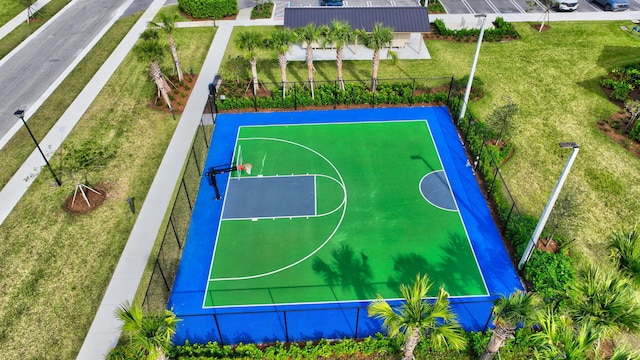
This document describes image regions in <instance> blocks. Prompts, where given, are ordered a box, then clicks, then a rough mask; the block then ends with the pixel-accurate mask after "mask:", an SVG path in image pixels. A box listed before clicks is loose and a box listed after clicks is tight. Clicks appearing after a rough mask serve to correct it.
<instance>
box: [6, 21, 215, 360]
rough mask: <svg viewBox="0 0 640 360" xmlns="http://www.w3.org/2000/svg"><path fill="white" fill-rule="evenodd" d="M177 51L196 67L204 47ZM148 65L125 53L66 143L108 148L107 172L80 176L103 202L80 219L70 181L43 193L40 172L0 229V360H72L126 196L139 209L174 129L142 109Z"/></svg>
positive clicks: (149, 94)
mask: <svg viewBox="0 0 640 360" xmlns="http://www.w3.org/2000/svg"><path fill="white" fill-rule="evenodd" d="M206 30H207V29H204V30H203V29H196V30H195V31H194V32H190V31H189V30H184V31H180V32H179V34H178V33H177V34H176V35H175V38H176V42H177V43H178V44H179V45H182V44H190V43H191V40H190V39H189V38H192V37H199V38H200V40H202V41H204V42H205V43H207V44H209V43H210V42H211V39H212V37H213V29H211V28H209V29H208V32H207V31H206ZM184 48H185V49H183V53H184V56H185V58H186V59H190V61H192V62H193V64H194V68H197V69H199V68H200V66H201V63H202V60H203V59H204V57H205V56H206V51H207V48H208V46H201V47H198V46H193V47H190V46H189V45H185V46H184ZM186 49H190V50H189V51H193V52H197V54H187V52H188V51H187V50H186ZM198 61H199V62H198ZM169 66H171V62H169V61H166V62H165V63H164V64H163V68H168V67H169ZM147 69H148V64H145V63H142V62H140V61H139V60H138V59H137V58H136V57H135V56H134V55H133V54H130V55H128V56H127V58H126V59H125V61H124V62H123V63H122V65H121V66H120V67H119V69H118V70H117V71H116V72H115V73H114V75H113V77H112V78H111V79H110V80H109V82H108V84H107V85H106V87H105V88H104V89H103V91H102V92H101V93H100V95H99V96H98V98H97V99H96V100H95V102H94V103H93V104H92V105H91V107H90V109H89V110H88V111H87V112H86V113H85V114H84V116H83V117H82V119H81V120H80V122H79V124H78V125H77V126H76V128H74V130H73V132H72V133H71V134H70V136H69V137H68V139H67V140H66V141H67V142H70V143H82V142H84V141H87V140H94V141H96V142H99V143H101V144H104V145H105V146H110V147H111V148H112V149H113V150H114V151H115V153H116V157H115V158H114V159H113V160H111V161H110V162H109V164H108V165H107V167H106V168H105V169H103V170H102V171H100V172H99V173H96V174H93V175H90V177H89V183H90V184H91V185H98V186H99V187H101V188H103V189H104V190H106V191H107V193H108V197H107V199H106V201H105V202H104V204H103V205H102V206H100V207H99V208H97V209H95V210H94V211H92V212H91V213H89V214H85V215H72V214H70V213H67V212H66V211H64V210H63V209H62V204H63V202H64V200H65V199H66V198H67V197H68V196H69V195H71V192H72V191H73V185H72V184H71V183H70V181H69V180H68V179H64V180H63V182H64V184H63V187H61V188H51V187H50V182H51V181H50V178H49V176H48V174H47V173H43V174H42V176H39V177H38V178H37V179H36V180H35V182H34V183H33V185H32V186H31V187H30V189H29V190H28V192H27V193H26V194H25V196H24V197H23V198H22V200H21V201H20V202H19V204H18V205H17V207H16V208H15V209H14V211H13V212H12V213H11V214H10V216H9V217H8V218H7V220H6V221H5V222H4V223H3V224H2V226H0V239H2V241H0V251H2V253H3V254H4V258H3V261H2V263H1V264H0V273H1V274H2V276H0V286H2V287H3V292H2V294H1V295H0V319H1V321H3V323H4V325H5V326H3V329H2V330H0V331H1V332H2V333H1V335H2V336H0V346H2V348H3V356H5V357H6V358H10V359H19V358H38V359H47V358H51V359H54V358H55V359H72V358H75V356H76V355H77V352H78V351H79V349H80V346H81V344H82V341H83V340H84V337H85V335H86V333H87V331H88V329H89V326H90V324H91V322H92V320H93V316H94V314H95V312H96V310H97V308H98V305H99V303H100V301H101V300H102V296H103V295H104V291H105V289H106V286H107V284H108V282H109V280H110V278H111V275H112V273H113V270H114V268H115V266H116V264H117V262H118V259H119V257H120V254H121V252H122V249H123V247H124V245H125V243H126V241H127V239H128V236H129V232H130V230H131V228H132V226H133V224H134V221H135V216H134V215H132V214H131V212H130V211H129V207H128V204H127V202H126V199H127V198H129V197H135V199H136V207H137V208H139V207H140V206H141V205H142V204H143V201H144V198H145V195H146V194H147V192H148V189H149V186H150V184H151V182H152V180H153V178H154V176H155V172H156V170H157V167H158V166H159V163H160V161H161V159H162V157H163V155H164V152H165V149H166V146H167V144H168V142H169V140H170V138H171V136H172V134H173V131H174V129H175V126H176V122H175V121H173V119H172V117H171V114H170V113H166V112H162V111H158V110H154V109H152V108H150V107H149V106H148V104H149V103H150V102H151V101H152V99H153V95H154V93H155V90H154V87H153V84H152V83H151V81H150V79H149V76H148V70H147ZM57 161H58V157H57V156H54V157H53V158H52V161H51V162H52V164H55V163H56V162H57ZM65 180H66V181H65ZM150 236H154V237H155V234H151V235H150Z"/></svg>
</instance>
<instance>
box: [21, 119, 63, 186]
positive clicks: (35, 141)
mask: <svg viewBox="0 0 640 360" xmlns="http://www.w3.org/2000/svg"><path fill="white" fill-rule="evenodd" d="M13 115H15V116H16V117H17V118H19V119H20V120H22V123H23V124H24V127H26V128H27V131H28V132H29V135H31V138H32V139H33V142H34V143H35V144H36V147H37V148H38V151H40V155H42V158H43V159H44V162H45V163H46V164H47V167H48V168H49V171H51V175H53V178H54V179H56V184H58V186H61V185H62V183H61V182H60V180H58V177H57V176H56V173H55V172H53V169H52V168H51V164H49V160H47V157H46V156H44V153H43V152H42V149H40V145H38V141H37V140H36V138H35V136H33V133H32V132H31V129H29V126H28V125H27V122H26V121H24V110H16V112H14V113H13Z"/></svg>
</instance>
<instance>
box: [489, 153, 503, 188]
mask: <svg viewBox="0 0 640 360" xmlns="http://www.w3.org/2000/svg"><path fill="white" fill-rule="evenodd" d="M491 163H492V164H491V165H494V164H493V159H491ZM495 169H496V170H495V171H494V172H493V180H491V185H489V188H488V189H487V190H488V191H489V194H492V193H493V185H494V184H495V183H496V178H497V177H498V173H499V172H500V170H498V167H495Z"/></svg>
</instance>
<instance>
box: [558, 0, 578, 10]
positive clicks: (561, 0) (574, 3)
mask: <svg viewBox="0 0 640 360" xmlns="http://www.w3.org/2000/svg"><path fill="white" fill-rule="evenodd" d="M553 8H554V9H556V10H557V11H575V10H576V9H577V8H578V0H556V1H554V2H553Z"/></svg>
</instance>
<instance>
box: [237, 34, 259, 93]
mask: <svg viewBox="0 0 640 360" xmlns="http://www.w3.org/2000/svg"><path fill="white" fill-rule="evenodd" d="M264 45H265V44H264V37H263V36H262V33H261V32H260V31H258V30H246V31H243V32H241V33H240V34H238V38H237V39H236V47H237V48H238V49H239V50H242V51H244V52H245V53H244V58H245V59H246V60H248V61H249V64H250V65H251V76H252V80H251V81H252V82H253V94H254V95H256V94H258V84H259V83H258V49H260V48H261V47H264Z"/></svg>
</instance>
